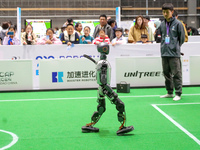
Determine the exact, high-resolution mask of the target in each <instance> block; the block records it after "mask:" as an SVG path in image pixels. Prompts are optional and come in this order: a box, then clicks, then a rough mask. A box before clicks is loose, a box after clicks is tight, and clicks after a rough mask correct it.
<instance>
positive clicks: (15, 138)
mask: <svg viewBox="0 0 200 150" xmlns="http://www.w3.org/2000/svg"><path fill="white" fill-rule="evenodd" d="M0 132H4V133H7V134H10V135H11V136H12V137H13V140H12V142H11V143H10V144H8V145H6V146H4V147H2V148H0V150H5V149H7V148H10V147H11V146H13V145H14V144H15V143H17V141H18V136H17V135H16V134H14V133H12V132H9V131H4V130H0Z"/></svg>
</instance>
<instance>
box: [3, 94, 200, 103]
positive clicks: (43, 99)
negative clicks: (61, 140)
mask: <svg viewBox="0 0 200 150" xmlns="http://www.w3.org/2000/svg"><path fill="white" fill-rule="evenodd" d="M159 96H161V95H136V96H119V98H123V97H124V98H126V97H141V98H143V97H159ZM182 96H200V93H198V94H182ZM96 98H97V97H72V98H42V99H15V100H0V102H20V101H54V100H71V99H77V100H78V99H96Z"/></svg>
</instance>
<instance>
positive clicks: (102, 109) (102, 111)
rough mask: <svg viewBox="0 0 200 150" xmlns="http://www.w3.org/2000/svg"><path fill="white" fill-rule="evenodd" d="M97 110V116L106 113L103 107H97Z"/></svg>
mask: <svg viewBox="0 0 200 150" xmlns="http://www.w3.org/2000/svg"><path fill="white" fill-rule="evenodd" d="M97 110H98V113H99V115H102V114H103V113H104V112H105V111H106V108H105V106H101V105H98V106H97Z"/></svg>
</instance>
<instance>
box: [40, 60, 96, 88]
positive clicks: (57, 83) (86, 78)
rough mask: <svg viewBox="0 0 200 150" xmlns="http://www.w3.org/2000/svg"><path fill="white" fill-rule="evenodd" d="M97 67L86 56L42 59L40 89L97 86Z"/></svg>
mask: <svg viewBox="0 0 200 150" xmlns="http://www.w3.org/2000/svg"><path fill="white" fill-rule="evenodd" d="M95 67H96V65H95V64H94V63H93V62H92V61H90V60H88V59H85V58H82V59H54V60H53V59H51V60H40V61H39V68H40V75H39V80H40V89H75V88H97V87H98V84H97V81H96V69H95Z"/></svg>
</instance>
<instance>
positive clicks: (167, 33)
mask: <svg viewBox="0 0 200 150" xmlns="http://www.w3.org/2000/svg"><path fill="white" fill-rule="evenodd" d="M173 12H174V6H173V5H172V4H171V3H165V4H163V6H162V13H163V16H164V18H165V20H164V21H162V23H161V25H160V27H159V28H158V30H160V33H161V46H160V47H161V57H162V67H163V74H164V77H165V87H166V90H167V92H168V93H167V94H166V95H163V96H161V98H170V97H174V95H173V90H174V88H175V91H176V95H175V97H174V98H173V100H174V101H178V100H180V99H181V94H182V67H181V60H180V56H181V51H180V47H181V45H182V44H183V43H184V41H185V32H184V28H183V25H182V23H181V22H180V21H178V20H177V19H176V18H175V17H173V16H172V14H173Z"/></svg>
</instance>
